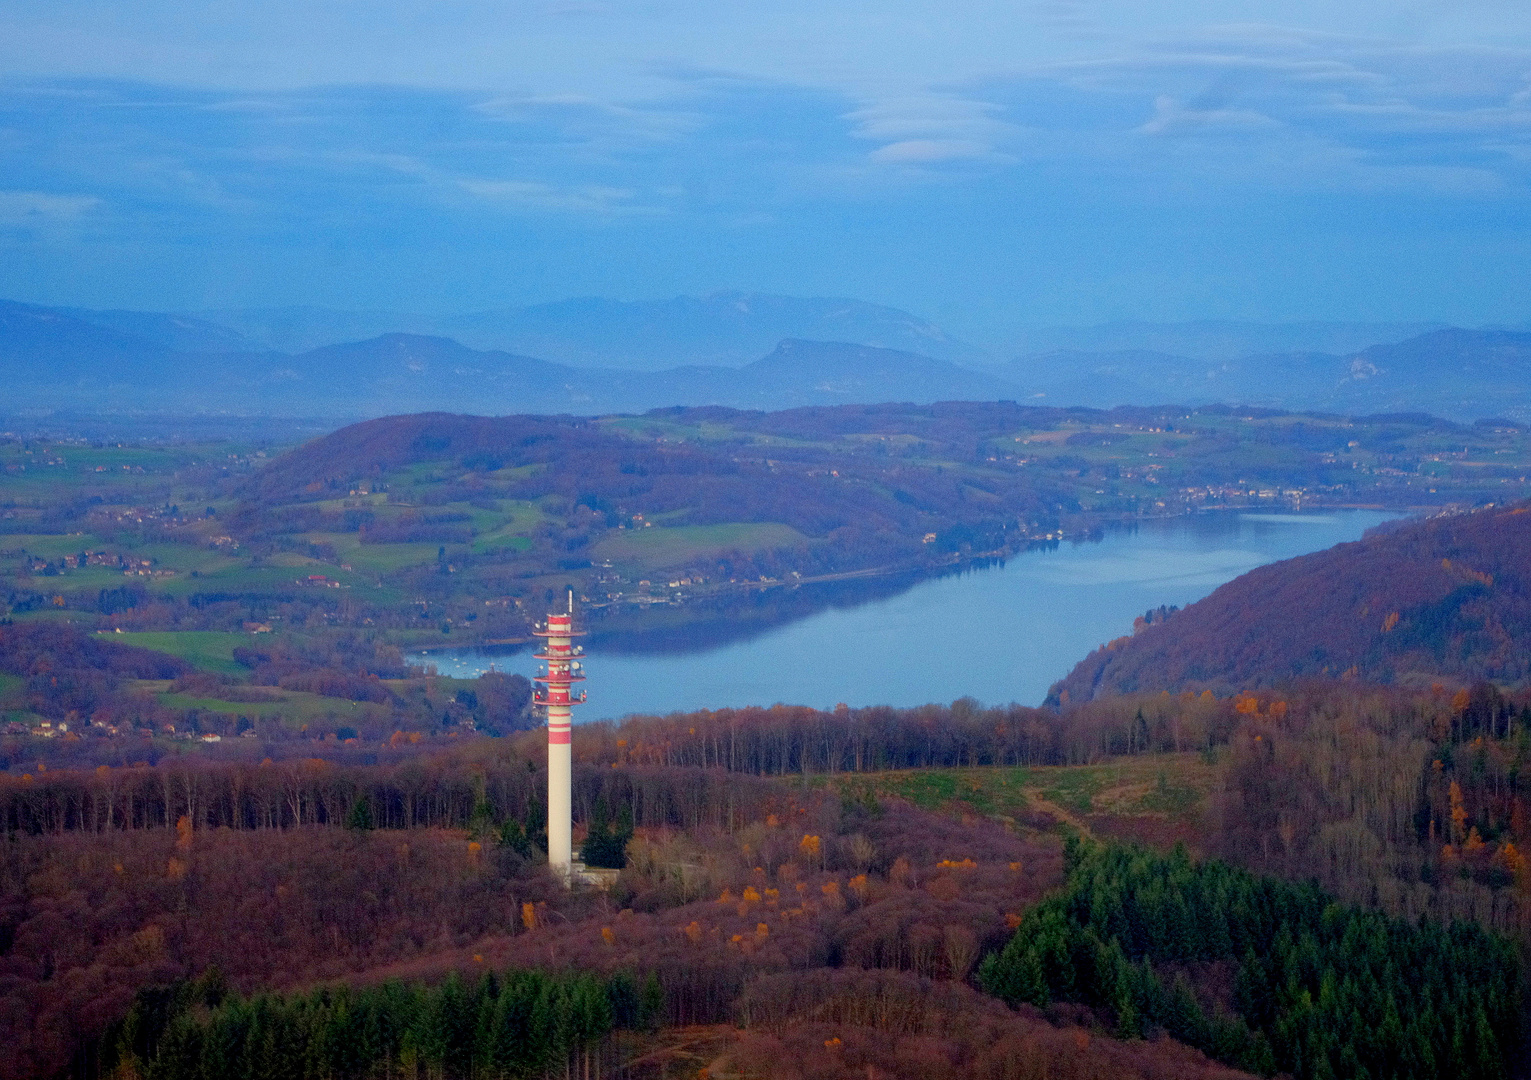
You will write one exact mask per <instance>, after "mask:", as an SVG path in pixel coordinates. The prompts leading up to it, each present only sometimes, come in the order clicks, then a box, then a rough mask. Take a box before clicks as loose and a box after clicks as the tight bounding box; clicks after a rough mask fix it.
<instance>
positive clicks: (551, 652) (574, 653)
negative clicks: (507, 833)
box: [532, 592, 585, 878]
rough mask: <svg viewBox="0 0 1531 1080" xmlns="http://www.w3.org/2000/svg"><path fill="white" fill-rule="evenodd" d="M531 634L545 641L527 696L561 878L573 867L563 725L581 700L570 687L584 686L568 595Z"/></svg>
mask: <svg viewBox="0 0 1531 1080" xmlns="http://www.w3.org/2000/svg"><path fill="white" fill-rule="evenodd" d="M532 633H533V634H535V635H536V636H537V637H540V638H546V639H547V640H546V641H545V642H544V643H543V646H542V651H541V652H539V653H537V654H536V656H535V659H537V660H541V661H542V662H543V666H542V668H540V669H539V670H538V672H537V674H536V675H534V676H533V678H532V681H533V682H536V683H539V684H540V685H539V686H538V687H537V689H536V690H535V691H534V692H533V694H532V703H533V704H534V705H539V706H541V707H542V708H543V709H545V710H546V711H547V718H548V865H549V866H551V867H552V868H553V870H554V872H555V873H557V874H560V875H562V876H563V877H565V878H567V877H568V876H569V874H570V872H571V871H572V869H573V864H574V840H573V831H574V813H573V809H574V808H573V803H572V799H571V796H570V788H571V785H572V779H571V762H570V756H569V755H570V730H569V724H570V721H571V719H572V711H571V710H572V707H573V706H575V705H581V704H583V703H584V701H585V692H584V691H583V690H580V691H578V692H577V693H576V692H575V690H574V684H575V683H581V682H584V681H585V674H584V668H583V665H582V664H581V662H580V659H579V658H580V657H582V656H583V655H584V653H585V650H584V649H583V648H581V647H579V646H577V645H575V644H574V639H575V638H577V637H583V636H584V631H583V630H576V629H574V594H573V592H570V593H569V611H568V614H565V615H551V614H550V615H549V616H548V619H547V622H546V623H544V624H542V625H541V626H539V627H535V628H534V629H533V630H532Z"/></svg>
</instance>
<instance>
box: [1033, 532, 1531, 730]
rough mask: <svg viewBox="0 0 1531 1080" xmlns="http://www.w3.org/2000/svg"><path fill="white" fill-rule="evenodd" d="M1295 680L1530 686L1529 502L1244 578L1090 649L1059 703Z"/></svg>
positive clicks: (1383, 535) (1371, 539)
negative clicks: (1525, 683) (1451, 681)
mask: <svg viewBox="0 0 1531 1080" xmlns="http://www.w3.org/2000/svg"><path fill="white" fill-rule="evenodd" d="M1305 675H1330V676H1341V675H1344V676H1358V677H1360V678H1363V679H1369V680H1374V681H1382V682H1402V683H1408V684H1428V683H1429V682H1430V681H1431V680H1434V679H1439V678H1447V679H1455V680H1464V681H1474V680H1478V679H1493V680H1495V681H1498V682H1502V683H1520V682H1523V681H1525V680H1526V679H1527V677H1528V676H1531V506H1528V505H1527V504H1525V503H1520V504H1516V505H1512V506H1501V507H1493V508H1489V509H1485V510H1480V511H1477V512H1474V513H1469V514H1454V515H1450V516H1444V517H1437V518H1432V519H1430V520H1427V521H1422V522H1416V523H1411V524H1406V525H1401V526H1398V527H1396V528H1392V529H1385V530H1380V531H1378V532H1377V533H1376V534H1375V535H1372V536H1368V537H1366V538H1364V539H1362V540H1360V541H1358V542H1356V543H1351V544H1341V545H1339V546H1338V547H1335V548H1332V549H1330V550H1328V551H1320V552H1315V553H1314V554H1311V555H1304V556H1301V557H1299V558H1296V559H1288V560H1286V561H1284V562H1279V563H1272V564H1270V565H1268V566H1262V567H1259V568H1258V569H1255V570H1251V571H1250V572H1249V573H1247V574H1245V575H1243V576H1242V577H1240V578H1237V579H1235V580H1234V581H1231V582H1229V583H1228V584H1226V585H1223V586H1222V587H1220V588H1218V589H1217V590H1216V591H1214V592H1213V593H1212V594H1211V595H1210V596H1208V597H1206V598H1205V599H1203V600H1201V601H1199V602H1197V603H1195V604H1192V605H1190V606H1189V607H1187V608H1185V609H1184V610H1183V611H1180V612H1178V613H1176V614H1175V615H1174V616H1173V617H1171V618H1170V619H1168V620H1165V621H1163V622H1155V623H1153V624H1144V625H1142V626H1140V628H1139V630H1138V632H1137V633H1135V634H1133V635H1132V636H1131V637H1130V638H1119V639H1117V640H1116V641H1113V642H1110V643H1109V644H1107V645H1105V646H1103V647H1102V648H1100V649H1098V650H1096V651H1095V652H1093V653H1091V654H1090V655H1089V656H1088V657H1086V658H1085V659H1084V660H1082V661H1081V662H1080V663H1079V665H1078V666H1077V667H1076V668H1075V669H1074V670H1073V671H1072V672H1070V674H1069V675H1068V677H1067V678H1066V679H1064V680H1063V681H1062V682H1061V683H1059V684H1058V686H1057V687H1055V688H1054V691H1053V700H1055V701H1058V702H1069V701H1074V702H1078V701H1087V700H1090V699H1092V698H1097V697H1102V696H1105V695H1109V694H1115V693H1126V692H1131V691H1137V690H1160V689H1167V690H1180V689H1192V688H1195V689H1201V688H1203V687H1209V688H1211V689H1213V690H1214V691H1216V692H1218V693H1222V694H1226V693H1228V692H1230V691H1231V690H1233V689H1237V688H1239V687H1258V686H1270V685H1273V684H1275V683H1279V682H1282V681H1284V680H1288V679H1292V678H1295V677H1299V676H1305Z"/></svg>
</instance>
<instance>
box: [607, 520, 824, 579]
mask: <svg viewBox="0 0 1531 1080" xmlns="http://www.w3.org/2000/svg"><path fill="white" fill-rule="evenodd" d="M807 542H808V538H807V537H806V536H804V535H803V534H802V533H800V532H798V531H797V530H796V529H794V528H792V527H791V526H790V525H780V524H777V523H775V522H769V521H768V522H761V523H758V524H757V523H737V524H727V525H678V526H659V525H656V526H654V527H653V528H647V529H624V530H622V531H620V532H618V533H616V534H614V535H612V534H608V535H607V536H606V537H605V539H603V540H601V541H600V542H599V543H598V544H596V545H595V547H594V548H593V551H592V555H593V556H594V557H598V558H601V559H609V560H610V561H611V562H613V563H617V564H619V565H625V566H632V567H634V568H643V569H659V568H660V567H666V566H679V565H682V564H684V563H686V562H689V561H692V560H695V559H701V558H705V557H707V556H708V555H709V554H712V553H714V552H719V551H728V550H738V551H761V550H764V549H767V548H778V547H792V546H794V545H797V544H805V543H807Z"/></svg>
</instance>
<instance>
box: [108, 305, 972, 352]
mask: <svg viewBox="0 0 1531 1080" xmlns="http://www.w3.org/2000/svg"><path fill="white" fill-rule="evenodd" d="M110 314H113V315H117V314H120V313H115V312H114V313H110ZM186 321H187V322H189V323H199V324H208V323H211V324H216V325H218V326H220V327H225V328H227V329H228V330H229V331H232V332H236V336H237V337H238V338H239V339H240V340H241V341H242V342H243V344H242V345H241V346H239V348H240V349H275V350H278V351H281V352H300V351H304V350H307V349H312V348H315V347H317V346H320V345H333V344H336V343H338V342H342V341H358V340H363V339H366V338H373V337H378V336H381V335H383V334H386V333H411V334H419V335H423V336H427V337H446V338H451V339H452V340H454V341H458V342H461V343H462V344H464V345H467V346H469V347H470V348H474V349H482V350H486V351H493V352H510V353H518V354H522V355H526V356H539V357H541V358H542V359H544V360H551V361H553V362H555V363H560V364H568V365H570V366H573V367H593V368H603V369H618V370H624V371H626V370H631V371H661V370H664V369H666V368H673V367H683V366H687V365H694V364H701V365H706V366H720V367H740V366H743V365H744V364H748V363H750V362H752V361H754V360H758V359H759V358H760V357H761V356H763V355H765V354H766V353H768V352H770V351H771V350H772V349H773V348H775V347H776V343H777V342H779V341H782V340H784V339H787V338H801V339H805V340H810V341H848V342H852V343H854V344H857V345H870V346H872V347H874V348H883V349H897V350H901V351H904V352H916V353H920V354H922V355H925V356H932V357H936V358H937V359H941V360H950V361H953V362H956V363H969V364H972V363H981V362H983V361H984V360H986V359H989V356H988V354H987V353H986V352H985V351H984V350H982V349H980V348H977V347H975V346H973V345H969V344H966V343H964V342H961V341H957V340H955V339H953V338H951V337H950V336H948V335H947V334H946V333H945V331H943V330H942V329H941V328H940V327H938V326H935V325H934V324H932V323H930V322H927V321H926V320H924V319H921V318H920V317H918V316H916V315H911V314H909V313H908V312H907V311H899V310H897V309H896V308H889V307H882V306H880V305H877V304H868V303H865V302H864V301H861V300H845V299H839V298H832V297H829V298H826V297H811V298H799V297H791V296H767V295H760V294H755V293H737V292H725V293H714V294H712V295H710V296H700V297H698V296H678V297H675V298H674V299H671V300H640V301H623V300H606V299H601V298H599V297H581V298H577V299H572V300H560V301H558V302H556V303H551V304H537V305H534V306H531V307H521V308H506V309H503V310H498V311H480V312H473V313H470V314H467V315H451V316H426V315H409V314H397V313H390V312H377V311H373V312H366V311H362V312H344V311H327V310H325V309H322V308H266V309H246V310H229V311H211V312H203V313H199V314H198V315H196V316H187V317H186ZM117 328H119V329H126V327H122V326H118V327H117ZM169 329H172V330H173V329H174V328H169ZM160 340H161V343H162V344H167V345H172V344H174V343H173V342H172V341H170V340H168V339H163V338H162V339H160ZM174 347H178V348H179V347H182V346H180V345H175V346H174Z"/></svg>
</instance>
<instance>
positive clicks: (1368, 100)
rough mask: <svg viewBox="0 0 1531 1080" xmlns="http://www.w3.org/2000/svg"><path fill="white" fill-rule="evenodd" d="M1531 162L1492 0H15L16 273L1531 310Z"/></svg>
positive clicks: (4, 55) (4, 267) (938, 310)
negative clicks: (1339, 0)
mask: <svg viewBox="0 0 1531 1080" xmlns="http://www.w3.org/2000/svg"><path fill="white" fill-rule="evenodd" d="M1336 9H1338V10H1336ZM1528 179H1531V9H1527V8H1525V6H1524V5H1520V4H1515V3H1511V2H1508V0H1457V2H1455V3H1452V4H1450V5H1448V4H1444V3H1409V2H1407V0H1395V2H1388V3H1384V2H1378V0H1347V2H1346V3H1344V4H1338V5H1337V4H1334V3H1332V2H1330V3H1322V4H1321V3H1310V2H1305V0H1298V2H1284V3H1280V4H1277V3H1253V2H1249V3H1212V2H1184V0H1163V2H1162V3H1158V4H1144V3H1142V2H1141V0H1135V2H1132V3H1128V2H1122V0H1098V2H1089V0H1046V2H1039V3H1026V2H1012V3H997V2H987V0H943V2H941V3H931V2H918V3H916V2H910V0H882V2H875V3H874V2H869V0H818V2H815V3H806V2H803V0H773V2H769V3H767V2H758V0H743V2H739V3H732V4H717V3H701V2H697V0H674V2H654V3H620V2H613V3H606V2H601V0H554V2H522V3H516V2H506V0H500V2H495V3H486V2H479V0H436V2H403V0H366V2H364V0H339V2H324V0H307V2H304V3H298V2H295V0H242V2H235V0H216V2H205V0H204V2H199V3H191V2H184V0H183V2H171V0H135V2H134V3H132V4H122V3H106V2H81V0H8V2H7V3H6V4H5V5H4V6H3V7H0V295H4V296H8V297H11V298H16V299H24V300H32V301H37V302H49V303H69V304H81V305H88V306H125V307H140V308H151V309H198V308H205V307H221V306H267V305H285V304H292V303H312V304H322V305H326V306H334V307H345V308H383V309H390V310H413V311H422V312H450V311H462V310H473V309H481V308H493V307H502V306H512V305H517V304H524V303H535V302H538V301H543V300H551V299H557V298H561V297H565V296H571V295H586V294H596V295H606V296H616V297H623V298H645V297H661V296H668V295H674V294H678V293H705V292H709V291H713V290H717V289H743V290H751V291H762V292H779V293H788V294H795V295H841V296H855V297H859V298H863V299H867V300H872V301H877V302H882V303H888V304H893V305H897V306H900V307H906V308H909V309H911V310H914V311H916V312H918V313H919V314H922V315H925V316H928V317H931V318H934V319H935V320H936V321H938V322H940V323H942V324H943V325H946V326H947V327H949V328H950V329H952V330H953V331H954V332H956V333H959V334H964V335H967V336H969V337H971V338H974V339H978V340H983V341H996V340H999V339H1002V338H1003V337H1004V335H1005V334H1006V333H1007V332H1009V331H1010V330H1012V329H1013V328H1014V327H1017V326H1021V325H1027V324H1049V323H1089V322H1097V321H1105V320H1111V319H1153V320H1179V319H1193V318H1246V319H1267V320H1287V319H1338V320H1351V319H1354V320H1387V319H1401V320H1416V319H1443V320H1450V321H1455V322H1462V323H1467V324H1480V323H1495V322H1503V323H1522V322H1526V321H1528V320H1531V304H1528V288H1527V284H1526V283H1527V282H1528V281H1531V200H1528V198H1527V196H1528V194H1531V186H1528Z"/></svg>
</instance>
